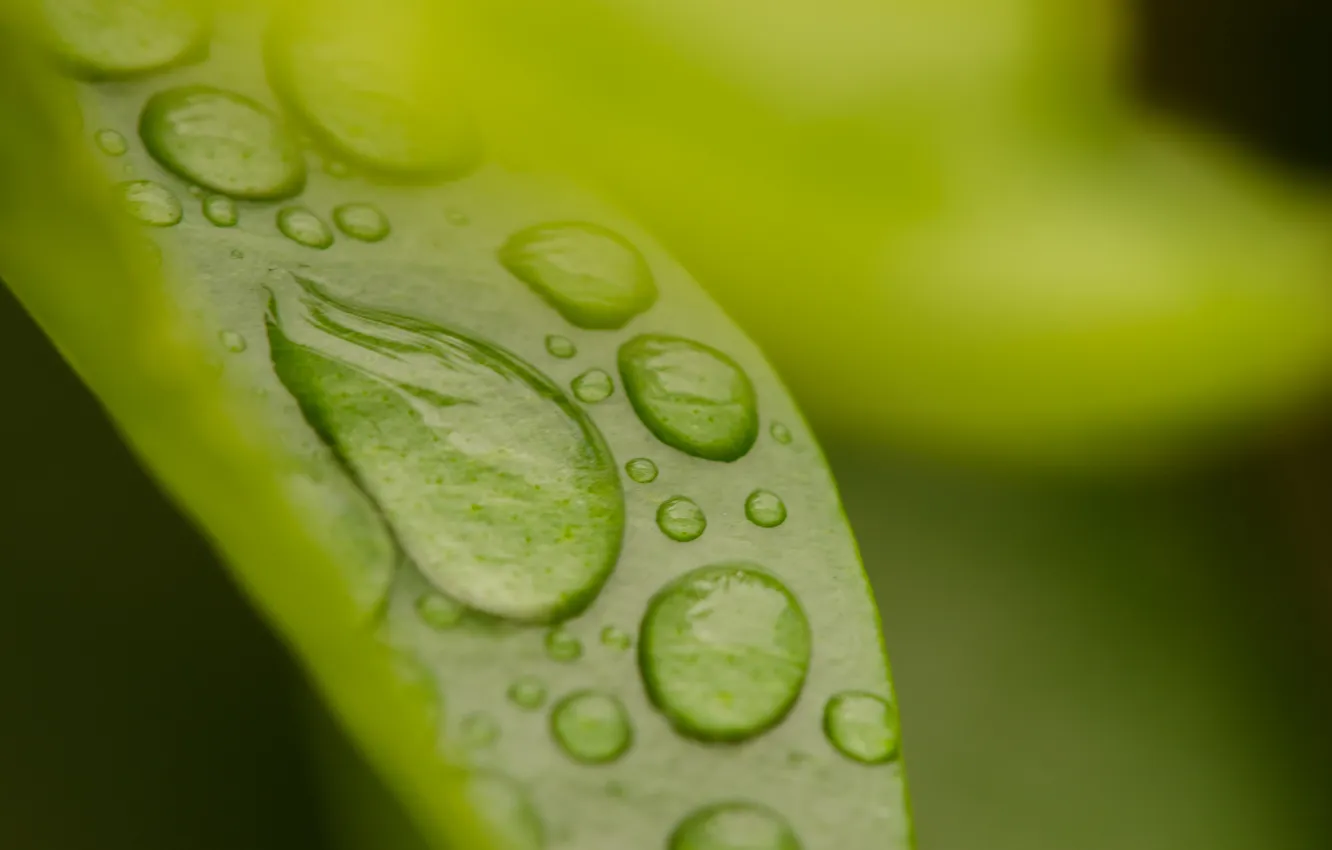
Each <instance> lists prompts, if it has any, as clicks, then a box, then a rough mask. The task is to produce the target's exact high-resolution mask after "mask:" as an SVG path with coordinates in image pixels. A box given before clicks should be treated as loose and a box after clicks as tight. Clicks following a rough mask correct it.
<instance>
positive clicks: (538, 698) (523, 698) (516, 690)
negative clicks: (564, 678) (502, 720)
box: [508, 676, 546, 711]
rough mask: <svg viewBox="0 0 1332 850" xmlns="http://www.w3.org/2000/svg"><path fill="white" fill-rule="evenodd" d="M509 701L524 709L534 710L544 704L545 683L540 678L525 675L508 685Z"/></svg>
mask: <svg viewBox="0 0 1332 850" xmlns="http://www.w3.org/2000/svg"><path fill="white" fill-rule="evenodd" d="M508 697H509V702H511V703H513V704H514V705H516V706H518V707H519V708H521V709H523V710H524V711H536V710H537V709H539V708H541V707H542V706H543V705H545V704H546V685H545V683H544V682H542V681H541V680H540V679H536V678H533V677H531V676H525V677H523V678H521V679H519V680H518V681H516V682H514V683H513V684H512V685H509V690H508Z"/></svg>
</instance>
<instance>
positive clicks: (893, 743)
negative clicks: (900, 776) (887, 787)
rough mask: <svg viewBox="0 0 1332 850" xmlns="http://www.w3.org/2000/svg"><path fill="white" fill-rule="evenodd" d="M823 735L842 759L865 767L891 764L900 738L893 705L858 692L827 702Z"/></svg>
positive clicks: (850, 692)
mask: <svg viewBox="0 0 1332 850" xmlns="http://www.w3.org/2000/svg"><path fill="white" fill-rule="evenodd" d="M823 731H824V732H825V733H826V734H827V736H828V740H829V741H831V742H832V745H833V746H834V747H836V748H837V749H838V751H839V752H841V753H842V755H844V756H846V757H847V758H850V759H854V760H855V761H858V762H862V763H864V764H883V763H885V762H889V761H892V760H893V759H894V758H895V757H896V756H897V748H898V742H899V739H900V736H901V735H900V727H899V725H898V720H897V711H896V710H895V709H894V708H893V706H892V704H891V703H889V702H888V701H887V700H885V699H883V698H882V697H879V696H875V695H874V694H869V693H864V692H860V691H846V692H844V693H840V694H838V695H837V696H835V697H833V698H832V699H830V700H828V705H827V706H826V707H825V708H824V711H823Z"/></svg>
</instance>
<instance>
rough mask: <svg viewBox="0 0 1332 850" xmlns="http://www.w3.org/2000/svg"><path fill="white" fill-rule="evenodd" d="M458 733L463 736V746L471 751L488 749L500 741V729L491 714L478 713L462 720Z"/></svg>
mask: <svg viewBox="0 0 1332 850" xmlns="http://www.w3.org/2000/svg"><path fill="white" fill-rule="evenodd" d="M458 731H459V732H460V733H461V735H462V742H463V745H464V746H466V747H468V748H470V749H479V748H481V747H488V746H490V745H491V744H493V743H495V742H496V741H498V740H499V736H500V728H499V724H498V723H496V722H495V718H493V717H491V716H490V715H489V714H485V713H482V712H476V713H474V714H469V715H467V716H466V717H464V718H463V719H462V722H461V723H460V724H459V727H458Z"/></svg>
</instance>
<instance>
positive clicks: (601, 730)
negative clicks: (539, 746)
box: [550, 691, 634, 764]
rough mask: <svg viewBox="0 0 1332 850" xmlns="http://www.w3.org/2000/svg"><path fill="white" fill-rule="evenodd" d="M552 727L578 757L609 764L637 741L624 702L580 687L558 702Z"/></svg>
mask: <svg viewBox="0 0 1332 850" xmlns="http://www.w3.org/2000/svg"><path fill="white" fill-rule="evenodd" d="M550 731H551V734H552V735H553V736H554V738H555V741H556V743H558V744H559V745H560V748H561V749H562V750H564V752H565V753H566V754H567V755H568V756H569V757H570V758H572V759H573V760H574V761H578V762H582V763H583V764H607V763H609V762H613V761H615V760H616V759H618V758H619V757H620V756H622V755H624V753H625V751H627V750H628V749H629V747H630V745H631V744H632V743H633V737H634V734H633V726H632V724H631V723H630V722H629V713H628V712H627V711H625V708H624V704H623V703H621V702H620V701H619V700H618V699H616V698H615V697H613V696H610V695H609V694H602V693H598V692H596V691H579V692H577V693H574V694H570V695H569V696H567V697H565V698H564V699H562V700H560V701H559V702H558V703H556V705H555V707H554V708H553V709H551V713H550Z"/></svg>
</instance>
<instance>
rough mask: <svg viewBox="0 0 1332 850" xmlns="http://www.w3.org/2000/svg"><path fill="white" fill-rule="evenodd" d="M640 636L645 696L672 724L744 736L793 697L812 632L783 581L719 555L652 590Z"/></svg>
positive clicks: (780, 713)
mask: <svg viewBox="0 0 1332 850" xmlns="http://www.w3.org/2000/svg"><path fill="white" fill-rule="evenodd" d="M638 643H639V663H640V669H641V673H642V675H643V681H644V684H645V685H646V687H647V691H648V696H649V697H650V698H651V699H652V702H653V704H654V705H656V707H657V708H658V710H660V711H661V712H662V714H664V715H665V716H666V718H667V719H668V720H669V721H670V722H671V724H672V725H673V726H674V727H675V728H676V729H677V730H678V731H679V732H681V733H682V734H684V735H688V736H689V737H691V738H697V739H700V740H705V741H742V740H745V739H748V738H752V737H754V736H755V735H758V734H761V733H762V732H764V731H766V730H768V729H770V728H772V726H774V725H775V724H776V723H777V722H778V721H780V720H781V719H782V718H783V717H785V716H786V713H787V712H788V711H789V710H790V709H791V706H792V705H794V704H795V701H796V699H797V697H799V696H800V691H801V689H802V688H803V687H804V683H805V676H806V674H807V673H808V671H809V659H810V652H811V643H812V639H811V637H810V630H809V622H808V621H807V620H806V618H805V613H804V611H803V610H802V609H801V607H800V603H799V602H797V601H796V598H795V597H794V596H793V595H792V594H791V592H790V591H789V590H787V588H786V586H785V585H783V584H782V583H781V581H779V580H778V579H777V578H776V577H775V576H773V575H772V574H771V573H769V572H767V571H766V570H764V569H763V568H762V567H759V566H757V565H755V564H748V563H724V564H715V565H712V566H708V567H702V568H699V569H697V570H694V571H692V572H689V573H686V574H685V575H684V576H681V577H680V578H678V579H676V580H675V581H673V582H671V583H670V584H667V585H666V586H665V587H663V588H662V589H661V590H660V591H658V592H657V594H656V595H655V596H654V597H653V598H652V602H651V603H650V604H649V606H648V611H647V614H646V615H645V616H644V618H643V624H642V627H641V633H640V634H639V641H638Z"/></svg>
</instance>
